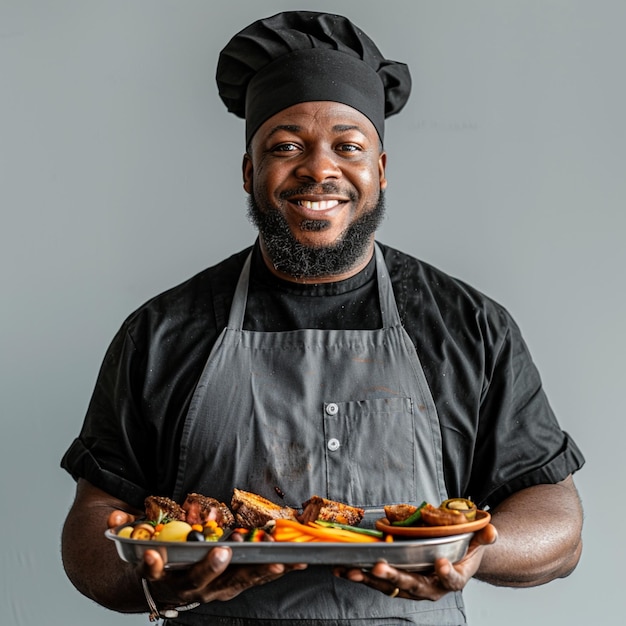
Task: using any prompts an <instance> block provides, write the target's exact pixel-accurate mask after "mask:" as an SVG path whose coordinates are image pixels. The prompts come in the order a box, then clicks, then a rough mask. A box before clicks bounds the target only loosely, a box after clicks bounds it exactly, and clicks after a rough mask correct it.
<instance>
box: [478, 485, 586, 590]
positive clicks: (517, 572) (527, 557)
mask: <svg viewBox="0 0 626 626" xmlns="http://www.w3.org/2000/svg"><path fill="white" fill-rule="evenodd" d="M582 519H583V517H582V508H581V505H580V500H579V498H578V494H577V492H576V488H575V487H574V483H573V481H572V479H571V478H568V479H566V480H565V481H563V482H561V483H558V484H556V485H537V486H535V487H531V488H529V489H524V490H522V491H520V492H518V493H516V494H514V495H513V496H511V497H510V498H507V499H506V500H505V501H504V502H503V503H502V504H501V505H500V506H498V507H497V508H495V509H494V511H493V512H492V523H493V524H494V526H495V527H496V529H497V530H498V540H497V541H496V543H495V544H493V545H491V546H489V547H487V548H486V549H485V554H484V556H483V559H482V562H481V566H480V568H479V570H478V572H477V574H476V578H478V579H480V580H483V581H485V582H489V583H491V584H493V585H501V586H509V587H530V586H535V585H541V584H544V583H547V582H549V581H551V580H553V579H555V578H562V577H565V576H567V575H568V574H570V573H571V572H572V571H573V569H574V568H575V567H576V564H577V563H578V560H579V558H580V554H581V551H582V541H581V531H582Z"/></svg>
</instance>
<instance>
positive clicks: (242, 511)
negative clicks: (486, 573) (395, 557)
mask: <svg viewBox="0 0 626 626" xmlns="http://www.w3.org/2000/svg"><path fill="white" fill-rule="evenodd" d="M144 504H145V519H140V520H137V521H135V520H134V518H133V517H132V516H130V515H128V514H126V513H124V512H122V511H114V512H113V513H111V515H110V517H109V525H110V526H111V525H112V524H111V523H110V522H111V520H118V519H119V520H122V521H121V522H120V523H121V524H122V528H119V527H118V530H117V536H118V537H126V538H131V539H138V540H144V541H145V540H151V541H154V540H158V541H217V540H219V539H220V538H221V537H223V536H224V532H225V531H229V536H228V540H229V541H253V542H257V541H279V542H283V541H293V542H356V543H369V542H379V541H392V540H393V539H392V535H391V532H392V531H391V530H389V531H386V532H385V533H383V532H382V531H381V530H374V529H368V528H359V524H360V523H361V521H362V520H363V517H364V515H365V510H364V509H362V508H359V507H356V506H351V505H349V504H346V503H343V502H338V501H336V500H329V499H327V498H323V497H321V496H318V495H313V496H311V497H310V498H309V499H308V500H306V501H305V502H303V503H302V509H301V510H298V509H295V508H292V507H288V506H281V505H279V504H276V503H275V502H272V501H271V500H268V499H267V498H264V497H263V496H260V495H258V494H255V493H251V492H249V491H243V490H241V489H234V490H233V496H232V500H231V505H230V508H229V507H228V506H227V505H226V504H224V503H223V502H220V501H218V500H216V499H215V498H211V497H209V496H205V495H202V494H199V493H190V494H188V495H187V497H186V498H185V501H184V503H183V504H182V505H179V504H178V503H176V502H175V501H174V500H172V499H170V498H167V497H164V496H149V497H148V498H146V500H145V503H144ZM384 510H385V515H386V516H387V519H386V520H385V521H386V522H388V523H389V524H390V525H392V526H394V527H409V528H411V527H425V526H453V525H456V524H462V523H465V522H468V521H473V520H475V519H476V512H477V510H476V506H475V505H474V503H473V502H471V500H468V499H466V498H450V499H448V500H445V501H444V502H442V503H441V504H440V505H439V506H438V507H435V506H433V505H432V504H430V503H427V502H422V503H421V504H420V505H419V506H416V505H414V504H390V505H387V506H385V507H384ZM118 513H119V514H120V515H117V514H118Z"/></svg>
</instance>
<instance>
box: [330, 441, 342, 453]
mask: <svg viewBox="0 0 626 626" xmlns="http://www.w3.org/2000/svg"><path fill="white" fill-rule="evenodd" d="M339 446H341V444H340V443H339V439H335V438H334V437H333V438H332V439H329V440H328V449H329V450H330V451H331V452H334V451H335V450H339Z"/></svg>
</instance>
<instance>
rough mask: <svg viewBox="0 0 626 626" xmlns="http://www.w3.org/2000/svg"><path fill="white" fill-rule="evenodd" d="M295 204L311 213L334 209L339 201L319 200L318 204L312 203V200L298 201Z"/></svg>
mask: <svg viewBox="0 0 626 626" xmlns="http://www.w3.org/2000/svg"><path fill="white" fill-rule="evenodd" d="M296 204H297V205H298V206H301V207H302V208H304V209H309V210H311V211H327V210H328V209H334V208H335V207H336V206H338V205H339V204H340V202H339V200H320V201H319V202H314V201H312V200H298V201H297V202H296Z"/></svg>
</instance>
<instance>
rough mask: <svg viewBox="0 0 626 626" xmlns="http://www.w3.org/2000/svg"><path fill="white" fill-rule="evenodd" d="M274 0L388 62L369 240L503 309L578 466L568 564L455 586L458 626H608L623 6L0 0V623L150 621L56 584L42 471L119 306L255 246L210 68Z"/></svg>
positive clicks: (619, 422) (619, 399) (62, 478)
mask: <svg viewBox="0 0 626 626" xmlns="http://www.w3.org/2000/svg"><path fill="white" fill-rule="evenodd" d="M293 8H311V9H321V10H331V11H335V12H339V13H345V14H347V15H349V16H350V17H352V19H353V20H354V21H355V22H356V23H357V24H359V25H360V26H361V27H362V28H363V29H364V30H365V31H366V32H368V33H369V34H371V35H372V36H373V37H374V39H375V40H376V41H377V42H378V44H379V46H380V48H381V49H382V50H383V52H384V53H385V54H386V55H387V56H389V57H391V58H394V59H397V60H402V61H406V62H407V63H408V64H409V65H410V67H411V70H412V73H413V77H414V82H415V88H414V93H413V95H412V98H411V100H410V102H409V104H408V105H407V107H406V109H405V111H404V112H403V113H402V114H401V115H400V116H398V117H396V118H392V119H390V120H389V122H388V125H387V141H386V144H387V149H388V152H389V170H388V177H389V192H388V199H389V216H388V218H387V220H386V222H385V224H384V228H383V229H382V232H381V235H380V239H381V240H382V241H385V242H386V243H389V244H391V245H394V246H396V247H399V248H401V249H404V250H406V251H408V252H410V253H412V254H414V255H416V256H419V257H421V258H423V259H425V260H427V261H429V262H432V263H434V264H436V265H438V266H439V267H441V268H442V269H444V270H446V271H447V272H449V273H451V274H453V275H456V276H458V277H461V278H463V279H465V280H467V281H469V282H471V283H472V284H474V285H475V286H477V287H478V288H480V289H481V290H483V291H484V292H486V293H487V294H488V295H490V296H492V297H494V298H496V299H497V300H499V301H500V302H502V303H504V304H505V305H506V306H507V308H508V309H509V310H510V311H511V312H512V313H513V315H514V316H515V317H516V319H517V320H518V322H519V323H520V325H521V327H522V329H523V331H524V334H525V337H526V339H527V341H528V343H529V345H530V347H531V350H532V352H533V354H534V356H535V359H536V361H537V364H538V366H539V368H540V370H541V372H542V375H543V379H544V383H545V387H546V389H547V392H548V394H549V396H550V398H551V401H552V403H553V405H554V408H555V410H556V412H557V414H558V415H559V418H560V420H561V423H562V426H563V427H564V428H565V429H566V430H568V431H569V432H570V433H571V434H572V435H573V436H574V438H575V439H576V440H577V441H578V443H579V444H580V445H581V446H582V448H583V450H584V452H585V455H586V457H587V465H586V467H585V468H584V470H583V471H582V472H580V473H579V474H578V475H577V484H578V486H579V488H580V491H581V493H582V496H583V499H584V503H585V508H586V511H587V520H586V526H585V532H584V539H585V552H584V555H583V558H582V561H581V563H580V566H579V568H578V570H577V571H576V572H575V573H574V574H573V575H572V576H571V577H570V578H568V579H566V580H562V581H557V582H554V583H552V584H550V585H548V586H545V587H542V588H537V589H530V590H508V589H495V588H491V587H489V586H487V585H484V584H482V583H478V582H472V583H471V584H470V586H469V589H468V590H467V594H466V595H467V603H468V607H469V616H470V619H471V622H472V623H473V624H474V625H475V626H476V625H482V626H490V625H494V626H495V625H498V626H499V625H501V624H505V623H506V624H507V625H509V626H515V625H522V624H524V625H525V624H528V623H529V622H530V623H536V624H548V623H550V624H554V625H567V626H572V625H574V626H577V625H582V624H585V625H586V624H598V623H604V624H616V623H620V622H621V618H622V610H621V607H620V605H621V604H622V603H623V600H622V598H621V597H620V595H619V594H620V593H623V583H624V574H623V569H622V561H623V557H624V554H625V552H624V548H623V519H624V508H625V507H624V505H623V502H624V493H623V488H624V487H623V485H624V478H625V472H624V464H623V460H624V444H623V440H624V401H623V391H624V384H623V381H624V364H623V363H624V359H623V354H624V353H625V352H626V342H625V340H624V332H623V322H624V319H625V316H626V298H625V295H624V277H623V270H624V266H625V261H626V252H625V248H624V242H623V235H624V227H625V225H626V220H625V218H624V200H625V198H626V182H625V181H626V176H625V174H626V172H625V160H626V159H625V150H626V148H625V146H626V133H625V127H624V115H625V114H624V112H625V111H626V88H625V84H624V68H623V61H624V58H625V53H626V44H625V43H624V26H625V19H626V3H624V2H623V1H621V0H615V1H609V0H595V1H593V2H592V1H587V2H585V1H574V0H572V1H567V2H566V1H564V0H563V1H556V0H544V1H538V0H536V1H525V2H522V1H521V0H519V1H512V0H504V1H503V0H500V1H498V0H493V1H487V0H477V1H464V2H462V1H456V2H452V1H439V2H436V1H434V0H431V1H419V0H418V1H416V0H399V1H393V0H387V1H386V2H383V3H374V2H372V3H368V2H363V1H358V0H351V1H349V0H346V1H343V2H342V1H335V2H326V1H319V2H309V3H308V5H306V4H305V3H303V2H288V1H284V2H279V1H266V2H254V3H253V2H237V1H234V0H230V1H229V2H219V3H218V2H215V3H213V2H209V1H208V0H206V1H201V0H177V1H175V0H169V1H168V0H150V1H148V0H146V1H139V0H107V1H103V0H100V1H98V2H94V1H91V0H55V1H50V2H47V1H45V0H40V1H39V2H36V1H34V0H0V207H1V210H2V228H1V229H0V254H1V255H2V259H1V263H0V272H1V277H2V282H1V298H2V299H1V309H0V311H1V315H2V318H1V324H0V340H1V344H0V368H1V371H0V403H1V409H0V423H1V429H2V430H1V440H0V464H1V466H0V471H1V476H2V481H1V489H2V491H1V493H0V502H1V503H2V526H3V532H2V538H1V539H0V557H1V558H0V563H1V565H0V567H1V568H2V572H1V575H0V583H1V587H0V588H1V594H2V595H1V598H0V606H1V607H2V609H1V613H2V618H1V620H2V623H3V624H7V623H8V624H11V625H15V626H31V625H32V626H34V625H36V624H44V623H45V624H48V625H52V626H55V625H57V624H58V625H61V624H63V625H69V626H73V625H78V624H90V625H91V626H98V625H100V624H102V625H105V624H106V625H113V624H146V623H147V618H146V616H120V615H117V614H114V613H111V612H109V611H106V610H105V609H102V608H100V607H98V606H97V605H95V604H93V603H92V602H91V601H89V600H87V599H85V598H83V597H82V596H80V595H79V594H78V593H77V592H76V591H75V590H74V589H73V587H71V585H70V583H69V582H68V581H67V580H66V578H65V576H64V574H63V572H62V569H61V562H60V558H59V534H60V529H61V525H62V522H63V519H64V516H65V513H66V511H67V509H68V507H69V505H70V502H71V500H72V497H73V489H74V486H73V482H72V481H71V479H70V477H69V476H68V475H66V474H65V473H64V472H63V471H61V470H60V469H59V459H60V457H61V455H62V453H63V452H64V450H65V449H66V447H67V446H68V445H69V443H70V442H71V440H72V439H73V437H74V436H75V435H76V434H77V432H78V430H79V428H80V424H81V421H82V418H83V415H84V411H85V408H86V405H87V402H88V400H89V397H90V394H91V390H92V387H93V383H94V379H95V376H96V373H97V370H98V368H99V365H100V361H101V359H102V356H103V354H104V351H105V349H106V347H107V345H108V343H109V341H110V339H111V337H112V336H113V334H114V332H115V331H116V330H117V328H118V326H119V325H120V323H121V322H122V320H123V318H124V317H125V316H126V315H127V314H128V313H130V312H131V311H132V310H133V309H134V308H136V307H137V306H138V305H139V304H141V303H142V302H143V301H144V300H146V299H147V298H149V297H150V296H152V295H154V294H156V293H158V292H160V291H162V290H164V289H166V288H168V287H170V286H172V285H174V284H176V283H178V282H180V281H182V280H184V279H186V278H187V277H188V276H190V275H192V274H194V273H196V272H197V271H199V270H201V269H202V268H204V267H206V266H208V265H210V264H212V263H214V262H216V261H218V260H219V259H221V258H222V257H224V256H226V255H228V254H230V253H231V252H232V251H234V250H238V249H240V248H242V247H243V246H245V245H247V244H249V243H250V242H251V241H252V239H253V237H254V231H253V230H252V227H251V226H250V225H249V224H248V222H247V220H246V218H245V202H244V193H243V191H242V187H241V175H240V163H241V155H242V153H243V145H242V144H243V124H242V122H241V121H240V120H237V119H236V118H234V117H233V116H230V115H228V114H227V113H226V111H225V109H224V108H223V106H222V105H221V103H220V101H219V99H218V96H217V92H216V88H215V85H214V82H213V76H214V71H215V63H216V59H217V55H218V52H219V50H220V49H221V47H222V46H223V45H224V44H225V43H226V41H227V39H228V38H230V36H231V35H232V34H234V33H235V32H236V31H237V30H239V29H240V28H242V27H244V26H245V25H247V24H248V23H249V22H250V21H252V20H253V19H256V18H258V17H263V16H266V15H271V14H273V13H275V12H277V11H279V10H284V9H293ZM528 514H529V515H532V511H529V512H528ZM618 583H621V584H619V585H618Z"/></svg>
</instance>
